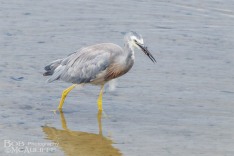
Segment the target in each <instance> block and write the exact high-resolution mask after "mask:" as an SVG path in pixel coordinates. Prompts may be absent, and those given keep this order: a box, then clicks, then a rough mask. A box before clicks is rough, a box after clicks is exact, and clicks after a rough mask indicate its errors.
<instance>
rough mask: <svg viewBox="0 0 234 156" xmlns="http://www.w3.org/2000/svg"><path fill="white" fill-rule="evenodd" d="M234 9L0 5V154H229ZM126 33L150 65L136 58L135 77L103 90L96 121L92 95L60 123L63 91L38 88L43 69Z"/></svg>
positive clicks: (176, 4) (74, 99)
mask: <svg viewBox="0 0 234 156" xmlns="http://www.w3.org/2000/svg"><path fill="white" fill-rule="evenodd" d="M233 8H234V2H233V1H230V0H226V1H220V0H215V1H211V0H206V1H195V0H192V1H188V2H187V1H183V0H177V1H154V0H147V1H140V0H139V1H115V2H112V1H107V0H105V1H102V2H97V1H94V0H90V1H85V2H83V1H77V0H76V1H75V0H69V1H66V2H64V1H61V0H51V1H46V0H41V1H28V0H21V1H18V0H12V1H0V18H1V20H0V35H1V37H0V43H1V44H0V55H1V57H0V74H1V77H0V97H1V103H0V106H1V107H0V111H1V113H0V120H1V122H0V138H1V143H0V155H16V154H15V151H12V148H7V147H4V143H5V146H8V145H9V144H7V143H9V142H6V141H11V142H13V143H14V144H13V145H12V146H11V147H13V148H21V149H22V150H21V152H19V153H18V155H26V154H27V153H22V151H25V149H26V148H29V147H31V148H36V149H37V150H41V152H39V151H34V152H33V151H32V152H31V153H33V154H35V155H56V156H57V155H74V153H75V154H78V152H80V153H79V154H80V155H84V156H85V155H93V153H89V152H90V151H94V153H96V154H97V153H101V154H100V155H103V153H108V152H109V153H108V154H112V155H121V154H122V155H134V156H136V155H139V156H141V155H159V156H172V155H175V156H178V155H179V156H188V155H189V156H190V155H191V156H193V155H194V156H195V155H196V156H197V155H204V156H216V155H217V156H220V155H222V156H223V155H225V156H232V155H234V102H233V101H234V70H233V66H234V62H233V60H234V53H233V44H234V29H233V28H234V10H233ZM129 30H134V31H136V32H139V33H141V34H142V36H143V37H144V40H145V44H146V45H147V46H148V49H150V51H151V52H152V54H153V55H154V56H155V57H156V59H157V64H153V63H152V62H151V61H150V60H149V59H148V58H147V57H146V56H144V54H142V53H141V52H136V62H135V65H134V67H133V69H132V70H131V71H130V72H129V73H127V74H126V75H125V76H123V77H121V78H119V80H118V86H117V88H116V90H115V91H114V92H110V91H108V89H107V90H106V92H105V95H104V99H103V100H104V101H103V107H104V110H105V111H104V112H105V114H102V116H103V117H102V118H100V114H99V116H98V112H97V106H96V99H97V96H98V93H99V88H98V87H95V86H85V87H84V89H83V90H79V89H76V90H74V91H73V92H71V93H70V94H69V97H68V98H67V99H66V102H65V104H64V112H63V114H59V113H57V114H54V113H53V112H52V111H50V110H53V109H55V108H56V107H57V105H58V102H59V98H60V94H61V92H62V90H63V89H65V88H66V87H68V86H69V84H66V83H63V82H56V83H51V84H47V83H45V80H46V78H45V77H43V76H42V73H43V67H44V66H45V65H46V64H47V63H49V62H50V61H52V60H54V59H58V58H61V57H64V56H66V55H67V54H69V53H71V52H73V51H75V50H77V49H79V48H80V47H83V46H87V45H91V44H94V43H100V42H113V43H117V44H119V45H123V41H122V38H123V35H122V34H123V33H124V32H127V31H129ZM14 141H16V142H14ZM30 142H31V143H34V144H29V143H30ZM36 143H44V144H45V143H48V144H47V145H46V146H44V147H42V145H41V144H40V145H39V144H36ZM50 143H57V144H50ZM9 149H10V150H11V151H7V150H9ZM42 150H44V151H42ZM7 152H12V153H11V154H7ZM26 152H27V151H26Z"/></svg>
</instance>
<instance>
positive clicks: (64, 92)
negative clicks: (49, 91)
mask: <svg viewBox="0 0 234 156" xmlns="http://www.w3.org/2000/svg"><path fill="white" fill-rule="evenodd" d="M76 85H77V84H74V85H72V86H70V87H68V88H67V89H65V90H64V91H63V93H62V96H61V99H60V103H59V106H58V109H59V110H61V109H62V108H63V103H64V101H65V98H66V97H67V94H68V93H69V92H70V91H71V90H72V89H73V88H74V87H75V86H76Z"/></svg>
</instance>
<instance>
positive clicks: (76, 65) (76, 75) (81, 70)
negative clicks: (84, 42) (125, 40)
mask: <svg viewBox="0 0 234 156" xmlns="http://www.w3.org/2000/svg"><path fill="white" fill-rule="evenodd" d="M110 56H111V54H110V52H109V51H107V50H105V49H103V48H102V49H98V48H95V47H88V48H83V49H81V50H80V51H79V52H77V53H73V54H71V55H70V56H68V57H67V58H65V59H64V60H63V61H62V63H61V64H60V65H59V66H58V67H57V68H56V69H55V72H54V74H53V76H55V77H57V79H61V80H63V81H66V82H71V83H77V84H79V83H88V82H90V81H92V80H94V79H95V78H96V76H97V75H98V74H99V73H101V72H102V71H104V70H105V69H106V68H107V67H108V66H109V64H110Z"/></svg>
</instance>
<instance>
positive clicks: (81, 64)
mask: <svg viewBox="0 0 234 156" xmlns="http://www.w3.org/2000/svg"><path fill="white" fill-rule="evenodd" d="M124 40H125V46H124V49H122V48H121V47H120V46H118V45H116V44H113V43H102V44H96V45H93V46H88V47H85V48H82V49H80V50H78V51H77V52H75V53H72V54H70V55H69V56H67V57H66V58H64V59H58V60H55V61H53V62H51V63H50V64H49V65H47V66H46V67H45V70H46V72H45V73H44V76H48V75H51V77H50V78H49V79H48V82H53V81H55V80H63V81H66V82H70V83H74V84H81V83H91V84H96V85H103V84H104V83H106V82H107V81H109V80H111V79H114V78H117V77H119V76H121V75H123V74H125V73H126V72H128V71H129V70H130V69H131V67H132V65H133V63H134V51H133V47H134V46H137V47H138V48H141V49H142V48H143V49H142V50H145V51H144V53H147V55H150V56H152V55H151V54H150V53H149V52H148V50H147V48H146V47H144V46H143V39H142V37H141V36H140V35H138V34H137V33H135V32H130V33H128V34H127V35H125V37H124ZM144 48H145V49H144Z"/></svg>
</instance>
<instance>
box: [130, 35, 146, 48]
mask: <svg viewBox="0 0 234 156" xmlns="http://www.w3.org/2000/svg"><path fill="white" fill-rule="evenodd" d="M130 44H131V45H132V46H133V47H136V48H138V49H141V48H140V47H139V45H138V44H140V45H144V41H143V38H142V37H141V36H139V37H136V36H130Z"/></svg>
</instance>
